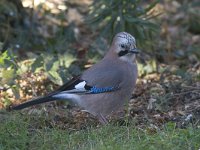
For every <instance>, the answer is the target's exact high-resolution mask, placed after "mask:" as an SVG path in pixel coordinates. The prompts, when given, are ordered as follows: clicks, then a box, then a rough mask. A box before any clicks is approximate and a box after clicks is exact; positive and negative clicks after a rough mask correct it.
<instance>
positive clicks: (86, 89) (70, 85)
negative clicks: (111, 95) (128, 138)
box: [10, 76, 118, 110]
mask: <svg viewBox="0 0 200 150" xmlns="http://www.w3.org/2000/svg"><path fill="white" fill-rule="evenodd" d="M80 77H81V76H78V77H74V78H72V79H71V80H70V81H69V82H67V83H66V84H64V85H63V86H61V87H60V88H58V89H57V90H55V91H53V92H51V93H49V94H48V95H46V96H41V97H37V98H34V99H32V100H30V101H27V102H24V103H22V104H19V105H16V106H11V107H10V109H11V110H20V109H23V108H26V107H30V106H32V105H37V104H41V103H45V102H50V101H55V100H62V99H63V96H62V95H63V94H64V95H65V94H77V95H80V94H98V93H104V92H111V91H114V90H118V87H113V86H107V87H96V86H90V85H88V84H87V81H85V80H83V79H81V78H80Z"/></svg>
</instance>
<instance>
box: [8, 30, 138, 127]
mask: <svg viewBox="0 0 200 150" xmlns="http://www.w3.org/2000/svg"><path fill="white" fill-rule="evenodd" d="M138 52H139V50H138V49H137V48H136V41H135V38H134V37H133V36H132V35H130V34H129V33H127V32H120V33H118V34H116V35H115V37H114V39H113V41H112V44H111V47H110V49H109V51H108V52H107V54H106V55H105V56H104V58H103V59H102V60H101V61H100V62H98V63H97V64H95V65H93V66H92V67H91V68H89V69H87V70H86V71H84V72H83V74H82V75H80V76H78V77H77V78H73V79H72V80H71V81H69V82H67V83H66V84H64V85H63V86H61V87H60V88H59V89H58V90H56V91H54V92H52V93H49V94H48V95H46V96H42V97H37V98H35V99H32V100H30V101H27V102H24V103H22V104H19V105H16V106H13V107H12V108H11V109H12V110H20V109H23V108H26V107H29V106H32V105H36V104H40V103H45V102H50V101H56V100H68V101H70V102H72V103H74V104H77V105H78V106H80V107H81V108H83V109H84V110H85V111H87V112H89V113H90V114H92V115H94V116H96V117H97V118H98V119H99V121H100V122H101V123H103V124H105V123H107V120H106V116H107V115H109V114H111V113H112V112H114V111H116V110H117V109H119V108H120V107H121V106H123V104H124V103H125V102H126V101H128V100H129V99H130V98H131V94H132V92H133V89H134V87H135V84H136V80H137V76H138V70H137V64H136V54H137V53H138Z"/></svg>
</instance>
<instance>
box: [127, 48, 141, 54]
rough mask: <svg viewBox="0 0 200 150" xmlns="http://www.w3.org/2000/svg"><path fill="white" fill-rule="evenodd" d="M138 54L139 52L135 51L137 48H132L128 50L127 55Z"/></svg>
mask: <svg viewBox="0 0 200 150" xmlns="http://www.w3.org/2000/svg"><path fill="white" fill-rule="evenodd" d="M139 52H140V50H139V49H137V48H134V49H131V50H129V53H134V54H138V53H139Z"/></svg>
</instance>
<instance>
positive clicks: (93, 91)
mask: <svg viewBox="0 0 200 150" xmlns="http://www.w3.org/2000/svg"><path fill="white" fill-rule="evenodd" d="M117 89H119V88H117V87H103V88H97V87H95V86H93V87H92V88H91V89H90V93H91V94H98V93H104V92H112V91H115V90H117Z"/></svg>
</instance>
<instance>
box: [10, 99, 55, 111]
mask: <svg viewBox="0 0 200 150" xmlns="http://www.w3.org/2000/svg"><path fill="white" fill-rule="evenodd" d="M55 100H58V99H57V98H54V97H52V96H44V97H38V98H36V99H32V100H30V101H27V102H24V103H22V104H19V105H16V106H12V107H11V108H10V109H11V110H20V109H24V108H26V107H30V106H32V105H37V104H41V103H46V102H51V101H55Z"/></svg>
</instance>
